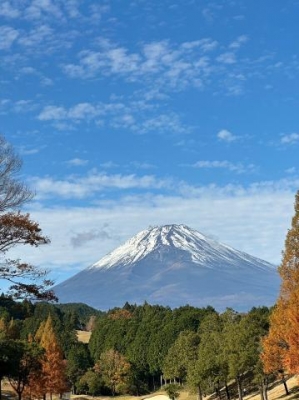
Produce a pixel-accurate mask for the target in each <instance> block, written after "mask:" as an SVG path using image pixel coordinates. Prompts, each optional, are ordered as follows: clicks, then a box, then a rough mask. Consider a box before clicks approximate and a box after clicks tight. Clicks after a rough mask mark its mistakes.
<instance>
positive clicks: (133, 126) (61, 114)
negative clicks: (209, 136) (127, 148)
mask: <svg viewBox="0 0 299 400" xmlns="http://www.w3.org/2000/svg"><path fill="white" fill-rule="evenodd" d="M152 108H153V107H152V106H151V105H150V104H149V103H148V104H146V103H145V102H136V101H131V102H129V103H128V104H127V105H126V104H125V103H120V102H116V103H112V102H111V103H97V104H91V103H79V104H76V105H74V106H73V107H70V108H65V107H62V106H53V105H51V106H46V107H44V108H43V109H42V110H41V112H40V113H39V115H38V116H37V118H38V119H39V120H40V121H52V122H62V121H69V122H72V123H75V124H78V123H81V122H88V121H94V122H95V123H96V124H98V123H99V125H103V124H106V125H107V126H110V127H111V128H115V129H119V128H121V129H124V128H125V129H129V130H131V131H133V132H136V133H139V134H144V133H148V132H156V133H164V132H171V133H174V134H175V133H186V132H189V131H190V128H189V127H187V126H185V125H184V123H183V122H182V121H181V118H180V116H179V115H177V114H176V113H174V112H168V113H167V114H166V113H161V112H160V113H159V112H158V111H156V110H155V109H153V110H152ZM145 110H146V111H147V113H144V111H145Z"/></svg>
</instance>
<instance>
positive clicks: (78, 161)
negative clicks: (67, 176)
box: [66, 158, 88, 167]
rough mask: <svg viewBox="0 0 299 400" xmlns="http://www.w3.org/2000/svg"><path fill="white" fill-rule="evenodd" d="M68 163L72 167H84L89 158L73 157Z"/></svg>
mask: <svg viewBox="0 0 299 400" xmlns="http://www.w3.org/2000/svg"><path fill="white" fill-rule="evenodd" d="M66 164H68V165H69V166H72V167H82V166H84V165H87V164H88V160H83V159H82V158H73V159H71V160H68V161H67V162H66Z"/></svg>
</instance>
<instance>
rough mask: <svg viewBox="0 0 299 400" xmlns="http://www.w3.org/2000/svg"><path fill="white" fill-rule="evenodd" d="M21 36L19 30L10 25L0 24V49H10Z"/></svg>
mask: <svg viewBox="0 0 299 400" xmlns="http://www.w3.org/2000/svg"><path fill="white" fill-rule="evenodd" d="M18 36H19V32H18V31H17V30H16V29H14V28H11V27H10V26H5V25H4V26H0V50H7V49H9V48H10V47H11V46H12V44H13V43H14V42H15V41H16V39H17V37H18Z"/></svg>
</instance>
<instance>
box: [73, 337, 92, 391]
mask: <svg viewBox="0 0 299 400" xmlns="http://www.w3.org/2000/svg"><path fill="white" fill-rule="evenodd" d="M92 366H93V363H92V360H91V356H90V353H89V350H88V346H87V345H86V344H84V343H79V342H78V343H76V344H74V345H73V346H72V347H71V348H70V350H69V352H68V358H67V376H68V378H69V381H70V383H71V384H72V387H73V393H74V394H76V393H77V387H78V386H80V383H79V381H80V379H81V378H82V376H83V375H84V374H85V372H86V371H87V370H88V369H90V368H91V367H92Z"/></svg>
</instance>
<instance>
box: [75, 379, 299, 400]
mask: <svg viewBox="0 0 299 400" xmlns="http://www.w3.org/2000/svg"><path fill="white" fill-rule="evenodd" d="M287 385H288V388H289V391H290V394H289V395H288V396H286V394H285V390H284V386H283V384H282V383H280V382H276V383H275V384H273V386H272V387H270V389H269V391H268V400H295V399H299V386H298V377H292V378H290V379H289V380H288V381H287ZM161 395H165V392H164V391H162V390H161V391H158V392H156V393H155V394H152V395H147V396H140V397H134V396H117V400H144V399H145V400H162V396H161ZM72 398H74V400H92V399H99V400H108V399H109V397H107V396H106V397H97V398H93V397H91V396H72ZM209 399H210V400H212V399H213V400H215V398H214V396H209V397H206V398H205V400H209ZM178 400H197V396H196V394H194V393H189V392H188V391H185V390H182V391H181V392H180V396H179V398H178ZM235 400H236V398H235ZM244 400H261V396H260V394H259V393H258V392H255V393H250V394H248V395H247V396H245V397H244Z"/></svg>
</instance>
